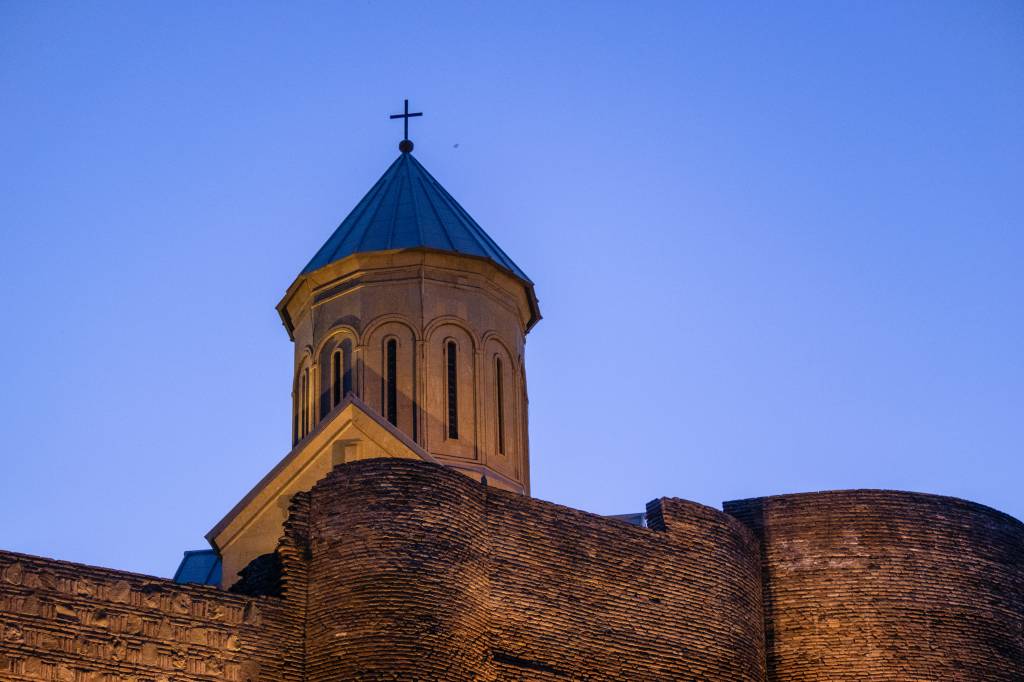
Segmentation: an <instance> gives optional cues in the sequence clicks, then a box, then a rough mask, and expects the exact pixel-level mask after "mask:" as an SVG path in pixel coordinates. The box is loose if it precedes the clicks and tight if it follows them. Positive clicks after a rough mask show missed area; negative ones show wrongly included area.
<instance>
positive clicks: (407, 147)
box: [391, 100, 423, 154]
mask: <svg viewBox="0 0 1024 682" xmlns="http://www.w3.org/2000/svg"><path fill="white" fill-rule="evenodd" d="M422 115H423V112H422V111H420V112H417V113H415V114H410V113H409V100H405V112H404V113H401V114H392V115H391V118H401V119H404V120H403V121H402V123H404V124H405V131H404V132H405V136H404V137H403V138H402V141H401V142H399V143H398V151H400V152H402V153H403V154H408V153H409V152H411V151H412V140H410V139H409V119H410V118H412V117H414V116H422Z"/></svg>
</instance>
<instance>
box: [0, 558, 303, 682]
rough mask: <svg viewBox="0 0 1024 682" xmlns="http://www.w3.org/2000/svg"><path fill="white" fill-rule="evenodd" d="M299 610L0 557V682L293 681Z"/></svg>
mask: <svg viewBox="0 0 1024 682" xmlns="http://www.w3.org/2000/svg"><path fill="white" fill-rule="evenodd" d="M301 614H302V611H301V608H300V604H297V603H295V602H294V599H291V598H289V597H287V596H286V597H285V598H275V597H257V598H253V597H244V596H240V595H234V594H230V593H227V592H222V591H220V590H218V589H216V588H213V587H203V586H195V585H178V584H175V583H174V582H172V581H170V580H162V579H158V578H152V577H149V576H143V575H137V574H133V573H125V572H122V571H112V570H108V569H102V568H95V567H92V566H83V565H81V564H73V563H69V562H66V561H54V560H52V559H42V558H39V557H32V556H27V555H22V554H14V553H10V552H0V680H4V681H5V682H6V681H8V680H11V681H13V680H50V681H57V682H128V681H136V680H138V681H142V680H196V681H198V680H229V681H231V682H246V681H247V680H252V681H253V682H255V681H256V680H268V681H282V682H283V681H286V680H299V679H301V667H302V660H301V651H302V648H301V623H300V622H299V621H300V617H301Z"/></svg>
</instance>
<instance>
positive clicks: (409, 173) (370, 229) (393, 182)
mask: <svg viewBox="0 0 1024 682" xmlns="http://www.w3.org/2000/svg"><path fill="white" fill-rule="evenodd" d="M416 247H426V248H431V249H438V250H439V251H453V252H455V253H464V254H467V255H471V256H479V257H482V258H487V259H489V260H491V261H493V262H495V263H497V264H498V265H500V266H502V267H504V268H506V269H507V270H509V271H511V272H512V273H513V274H514V275H516V276H517V277H519V278H520V279H522V280H524V281H526V282H530V278H529V277H527V276H526V273H524V272H523V271H522V270H520V269H519V266H517V265H516V264H515V262H513V261H512V259H511V258H509V257H508V255H507V254H506V253H505V252H504V251H502V250H501V248H500V247H499V246H498V245H497V244H496V243H495V242H494V240H493V239H491V238H490V236H488V234H487V233H486V232H484V229H483V228H482V227H480V225H479V224H477V222H476V221H475V220H473V218H472V217H471V216H470V215H469V213H467V212H466V211H465V209H463V208H462V206H460V205H459V204H458V202H457V201H455V199H454V198H453V197H452V195H450V194H449V193H448V192H447V191H445V189H444V187H442V186H441V183H439V182H438V181H437V180H435V179H434V177H433V176H432V175H431V174H430V173H429V172H427V169H426V168H424V167H423V165H422V164H420V162H419V161H417V160H416V159H415V158H414V157H413V155H412V154H401V155H400V156H399V157H398V158H397V159H395V161H394V162H393V163H392V164H391V165H390V166H389V167H388V169H387V170H386V171H384V175H382V176H381V178H380V180H378V181H377V182H376V183H375V184H374V186H373V187H372V188H370V191H369V192H367V193H366V196H364V197H363V198H362V199H361V200H360V201H359V203H358V204H356V207H355V208H354V209H352V212H351V213H349V214H348V217H346V218H345V220H343V221H342V222H341V225H339V226H338V228H337V229H336V230H335V231H334V234H332V235H331V236H330V238H328V240H327V241H326V242H325V243H324V245H323V246H321V247H320V250H319V251H317V252H316V255H315V256H313V259H312V260H310V261H309V264H308V265H306V267H305V268H304V269H303V271H302V274H306V273H309V272H312V271H314V270H319V269H320V268H322V267H323V266H325V265H327V264H329V263H333V262H334V261H338V260H341V259H342V258H345V257H347V256H350V255H352V254H354V253H365V252H368V251H385V250H388V249H411V248H416Z"/></svg>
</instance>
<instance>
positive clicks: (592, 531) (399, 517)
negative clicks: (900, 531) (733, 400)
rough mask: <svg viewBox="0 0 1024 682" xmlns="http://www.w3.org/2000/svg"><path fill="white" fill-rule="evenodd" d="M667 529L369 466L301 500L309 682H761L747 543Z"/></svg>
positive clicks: (712, 526) (707, 524)
mask: <svg viewBox="0 0 1024 682" xmlns="http://www.w3.org/2000/svg"><path fill="white" fill-rule="evenodd" d="M656 506H658V507H659V508H661V509H662V510H663V516H664V517H665V526H666V528H665V530H655V529H645V528H637V527H634V526H630V525H627V524H625V523H622V522H619V521H615V520H610V519H606V518H603V517H599V516H595V515H593V514H587V513H584V512H580V511H576V510H572V509H567V508H565V507H560V506H558V505H554V504H550V503H547V502H541V501H538V500H532V499H529V498H525V497H522V496H519V495H515V494H511V493H505V492H503V491H496V490H494V489H488V488H486V487H485V486H482V485H480V484H477V483H475V482H473V481H471V480H469V479H467V478H465V477H463V476H460V475H458V474H456V473H455V472H453V471H451V470H449V469H445V468H442V467H438V466H436V465H432V464H427V463H422V462H413V461H406V460H402V461H399V460H370V461H365V462H358V463H354V464H350V465H346V466H342V467H338V468H336V469H335V470H334V471H333V472H332V473H331V474H330V475H329V476H328V477H327V478H326V479H324V480H323V481H321V482H320V483H319V484H318V485H317V486H316V487H314V489H313V490H312V491H311V493H310V510H311V511H310V517H309V536H310V543H311V554H312V561H311V567H310V577H311V583H310V597H309V645H308V646H309V663H308V668H307V670H308V673H309V679H310V680H311V681H312V680H326V679H417V680H469V679H479V680H490V679H501V680H549V679H550V680H563V679H574V680H681V679H686V680H761V679H763V675H764V673H763V660H764V656H763V635H762V619H761V609H760V599H761V592H760V572H759V561H758V553H757V545H756V540H755V539H754V537H753V535H752V534H751V533H750V532H749V531H748V530H747V529H746V528H744V527H743V526H742V525H741V524H740V523H738V522H736V520H735V519H732V518H730V517H728V516H727V515H725V514H723V513H721V512H718V511H716V510H713V509H710V508H707V507H702V506H700V505H696V504H692V503H689V502H684V501H682V500H663V501H661V502H660V503H659V504H658V505H656Z"/></svg>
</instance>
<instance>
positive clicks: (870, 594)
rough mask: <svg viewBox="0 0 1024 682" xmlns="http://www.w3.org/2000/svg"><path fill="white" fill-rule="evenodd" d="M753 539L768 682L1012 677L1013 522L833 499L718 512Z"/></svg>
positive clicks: (1018, 583)
mask: <svg viewBox="0 0 1024 682" xmlns="http://www.w3.org/2000/svg"><path fill="white" fill-rule="evenodd" d="M725 510H726V511H727V512H729V513H731V514H734V515H735V516H736V517H737V518H740V519H742V520H743V521H744V522H745V523H746V524H748V525H749V526H750V528H751V529H753V530H754V531H755V533H757V535H758V537H759V538H760V539H761V541H762V556H763V572H764V595H765V596H764V601H765V614H766V619H765V620H766V624H767V628H766V629H767V633H766V634H767V649H768V659H767V663H768V673H769V679H770V680H780V681H781V680H785V681H786V682H791V681H792V682H797V681H799V680H825V679H827V680H836V681H837V682H839V681H841V680H865V679H871V680H964V681H965V682H966V681H971V682H975V681H977V680H987V681H993V682H994V681H997V680H1006V681H1007V682H1009V681H1010V680H1017V681H1019V680H1024V524H1021V522H1020V521H1017V520H1016V519H1014V518H1012V517H1009V516H1007V515H1005V514H1002V513H1000V512H997V511H995V510H993V509H990V508H988V507H983V506H981V505H977V504H973V503H970V502H965V501H963V500H958V499H953V498H948V497H939V496H935V495H922V494H914V493H900V492H891V491H870V490H858V491H845V492H828V493H810V494H802V495H787V496H780V497H768V498H760V499H753V500H741V501H737V502H727V503H726V504H725Z"/></svg>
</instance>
